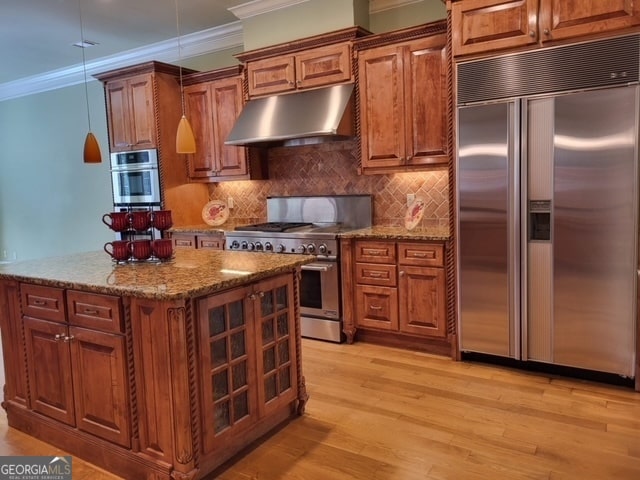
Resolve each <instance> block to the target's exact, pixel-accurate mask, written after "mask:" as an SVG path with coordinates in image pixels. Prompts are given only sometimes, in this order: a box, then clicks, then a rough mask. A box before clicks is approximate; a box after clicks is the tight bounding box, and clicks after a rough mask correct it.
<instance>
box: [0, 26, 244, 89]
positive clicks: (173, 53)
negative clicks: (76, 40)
mask: <svg viewBox="0 0 640 480" xmlns="http://www.w3.org/2000/svg"><path fill="white" fill-rule="evenodd" d="M242 45H244V37H243V34H242V24H241V22H240V21H236V22H232V23H228V24H226V25H222V26H220V27H215V28H209V29H207V30H202V31H199V32H195V33H191V34H188V35H181V36H180V55H178V39H177V38H172V39H169V40H165V41H162V42H157V43H153V44H151V45H147V46H145V47H140V48H135V49H132V50H128V51H126V52H122V53H119V54H117V55H111V56H108V57H102V58H98V59H95V60H91V61H87V62H86V69H87V82H89V81H94V80H95V79H94V78H93V77H92V75H93V74H96V73H101V72H106V71H108V70H115V69H117V68H122V67H127V66H130V65H135V64H137V63H144V62H148V61H151V60H157V61H160V62H165V63H171V62H177V61H178V60H179V59H180V58H182V59H183V60H184V59H185V58H190V57H196V56H198V55H204V54H207V53H212V52H217V51H220V50H226V49H228V48H233V47H237V46H242ZM83 82H84V69H83V66H82V64H78V65H72V66H70V67H65V68H61V69H58V70H51V71H49V72H45V73H43V74H39V75H33V76H31V77H25V78H20V79H18V80H14V81H11V82H6V83H2V84H0V102H2V101H4V100H10V99H12V98H19V97H24V96H26V95H33V94H35V93H41V92H47V91H49V90H55V89H58V88H63V87H69V86H71V85H77V84H79V83H83Z"/></svg>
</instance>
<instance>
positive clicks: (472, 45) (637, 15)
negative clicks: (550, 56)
mask: <svg viewBox="0 0 640 480" xmlns="http://www.w3.org/2000/svg"><path fill="white" fill-rule="evenodd" d="M450 5H451V21H452V45H453V54H454V55H455V56H459V55H469V54H475V53H483V52H489V51H494V50H502V49H510V48H516V47H523V46H527V45H535V44H543V43H545V42H550V41H554V40H563V39H570V38H578V37H584V36H587V35H592V34H598V33H606V32H613V31H616V30H623V29H626V28H629V27H633V26H637V25H640V5H639V4H638V2H630V1H625V0H600V1H597V2H595V1H591V2H586V1H583V0H567V1H562V2H560V1H556V0H519V1H513V0H460V1H453V2H450Z"/></svg>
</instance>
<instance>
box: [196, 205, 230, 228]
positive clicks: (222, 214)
mask: <svg viewBox="0 0 640 480" xmlns="http://www.w3.org/2000/svg"><path fill="white" fill-rule="evenodd" d="M228 218H229V207H227V204H226V203H224V202H223V201H222V200H211V201H210V202H207V204H206V205H205V206H204V208H203V209H202V219H203V220H204V223H206V224H207V225H211V226H212V227H215V226H217V225H222V224H223V223H224V222H226V221H227V219H228Z"/></svg>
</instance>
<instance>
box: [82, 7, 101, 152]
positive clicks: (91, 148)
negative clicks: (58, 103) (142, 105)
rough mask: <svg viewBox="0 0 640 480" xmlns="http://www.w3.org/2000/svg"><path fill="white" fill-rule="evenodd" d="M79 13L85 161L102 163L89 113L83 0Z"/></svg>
mask: <svg viewBox="0 0 640 480" xmlns="http://www.w3.org/2000/svg"><path fill="white" fill-rule="evenodd" d="M78 13H79V16H80V45H79V46H80V48H81V49H82V71H83V73H84V98H85V101H86V103H87V123H88V125H89V133H87V138H85V140H84V153H83V158H84V163H101V162H102V155H101V153H100V146H99V145H98V140H96V137H95V135H94V134H93V132H92V131H91V115H90V114H89V90H88V88H87V62H86V60H85V56H84V49H85V48H86V47H87V45H88V42H85V39H84V29H83V27H82V6H81V0H78Z"/></svg>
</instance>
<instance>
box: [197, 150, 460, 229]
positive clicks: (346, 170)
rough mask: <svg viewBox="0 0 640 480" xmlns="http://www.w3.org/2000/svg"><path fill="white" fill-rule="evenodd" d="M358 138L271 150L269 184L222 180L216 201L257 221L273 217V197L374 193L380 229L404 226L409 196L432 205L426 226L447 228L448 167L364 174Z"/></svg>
mask: <svg viewBox="0 0 640 480" xmlns="http://www.w3.org/2000/svg"><path fill="white" fill-rule="evenodd" d="M355 142H356V141H354V140H349V141H344V142H333V143H326V144H321V145H312V146H311V145H310V146H300V147H283V148H272V149H270V150H269V158H268V162H269V180H251V181H235V182H221V183H217V184H211V185H210V186H209V196H210V198H211V199H219V200H224V201H226V200H227V199H228V198H229V197H232V198H233V200H234V208H233V209H232V210H231V214H230V220H234V221H237V222H246V223H253V222H257V221H264V220H265V219H266V216H267V212H266V198H267V197H268V196H283V195H285V196H290V195H345V194H362V193H367V194H372V195H373V202H374V203H373V212H374V213H373V216H374V219H373V221H374V224H375V225H385V226H402V225H404V215H405V212H406V209H407V194H414V195H415V196H416V197H421V198H423V199H424V200H425V202H426V209H425V213H424V217H423V219H422V224H421V226H423V227H447V226H448V224H449V210H448V173H447V169H446V167H442V168H441V169H438V170H431V171H428V172H410V173H402V174H389V175H358V174H357V166H358V161H357V158H356V155H357V148H356V147H357V145H356V143H355Z"/></svg>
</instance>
